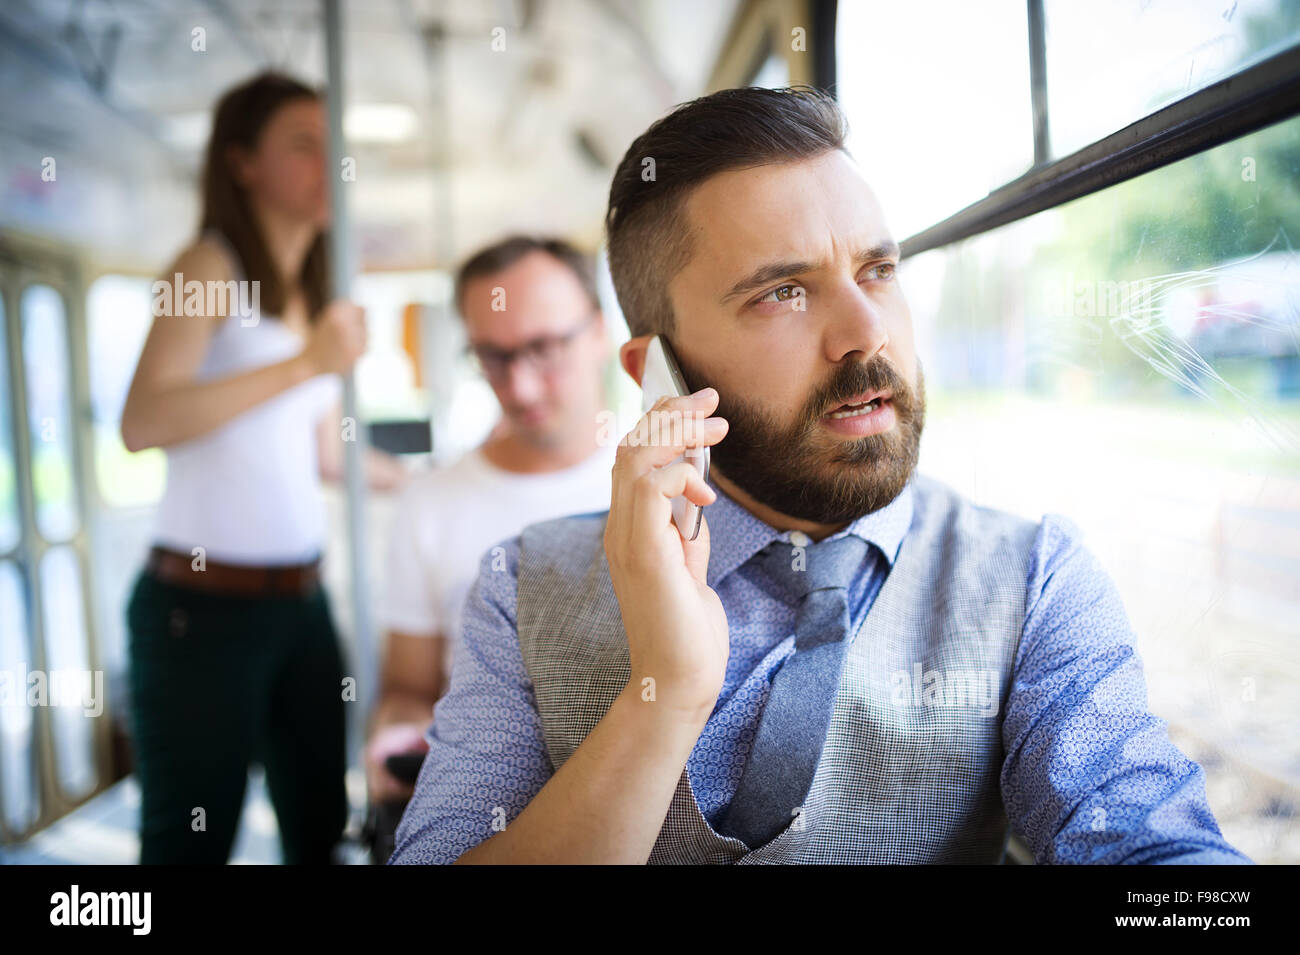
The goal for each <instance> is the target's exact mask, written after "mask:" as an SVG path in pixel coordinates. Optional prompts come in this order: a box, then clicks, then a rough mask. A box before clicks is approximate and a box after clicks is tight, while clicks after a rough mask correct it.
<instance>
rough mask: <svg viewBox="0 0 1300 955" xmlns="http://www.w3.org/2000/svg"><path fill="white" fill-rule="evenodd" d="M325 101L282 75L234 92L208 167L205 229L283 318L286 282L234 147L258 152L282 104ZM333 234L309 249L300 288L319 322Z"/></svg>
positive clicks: (216, 124)
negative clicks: (235, 164) (235, 162)
mask: <svg viewBox="0 0 1300 955" xmlns="http://www.w3.org/2000/svg"><path fill="white" fill-rule="evenodd" d="M300 99H320V94H319V93H317V92H316V91H315V90H313V89H312V88H311V87H309V86H306V85H304V84H302V83H299V82H298V81H297V80H295V79H292V78H291V77H288V76H285V75H283V74H281V73H273V72H267V73H262V74H260V75H258V76H255V77H253V78H252V79H251V80H249V81H247V82H246V83H243V84H242V85H240V86H237V87H235V88H234V89H232V90H229V91H228V92H227V93H226V94H225V95H224V96H222V97H221V101H220V102H219V103H218V104H217V112H216V118H215V119H214V120H213V122H212V136H211V138H210V139H209V140H208V150H207V158H206V160H205V162H204V167H203V218H202V220H201V222H200V229H201V230H207V229H216V230H217V231H219V232H220V233H221V234H222V235H224V236H225V237H226V239H227V241H229V243H230V245H231V246H232V247H233V248H234V250H235V254H236V255H238V256H239V259H240V264H241V265H242V266H243V268H244V278H245V279H247V280H248V281H250V282H260V283H261V285H260V289H259V295H260V302H261V307H262V308H263V309H264V310H265V311H266V312H267V314H268V315H281V314H283V312H284V306H285V297H286V295H285V293H286V289H285V282H284V278H285V277H283V276H281V275H280V273H279V271H278V270H277V269H276V267H275V262H274V260H272V258H271V255H270V251H269V250H268V249H267V247H266V239H265V237H264V236H263V235H262V230H261V229H260V228H259V227H258V224H257V218H256V217H255V216H254V214H253V209H252V206H251V205H250V203H249V200H248V193H247V191H246V190H245V189H244V188H243V187H242V186H240V185H239V183H238V182H237V181H236V180H235V174H234V170H233V169H232V168H231V162H230V147H231V146H239V147H242V148H243V149H245V150H248V151H250V152H251V151H252V150H254V149H256V148H257V142H258V140H259V138H260V137H261V135H262V130H263V129H265V128H266V124H267V122H268V121H269V120H270V118H271V117H272V116H273V115H274V114H275V111H276V110H278V109H279V108H280V107H281V106H283V105H285V104H286V103H289V102H292V101H294V100H300ZM327 249H328V236H327V235H326V233H325V232H324V231H323V230H322V232H321V234H320V235H318V236H317V237H316V238H315V240H314V241H313V242H312V244H311V247H310V248H309V249H308V250H307V255H306V257H305V258H304V259H303V263H302V271H301V272H300V273H299V274H298V277H297V278H298V284H299V286H300V287H301V288H302V291H303V294H304V295H305V296H306V299H307V316H308V319H309V320H310V321H313V322H314V321H315V320H316V317H317V316H318V315H319V314H320V311H321V309H322V308H324V306H325V303H326V302H327V301H328V299H329V268H328V261H327V258H326V256H327Z"/></svg>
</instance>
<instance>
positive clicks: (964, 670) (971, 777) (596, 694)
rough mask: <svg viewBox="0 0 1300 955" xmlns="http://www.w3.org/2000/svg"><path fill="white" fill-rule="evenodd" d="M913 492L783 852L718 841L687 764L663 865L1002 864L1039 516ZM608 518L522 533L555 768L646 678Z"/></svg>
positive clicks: (533, 661) (525, 643)
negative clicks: (1006, 743)
mask: <svg viewBox="0 0 1300 955" xmlns="http://www.w3.org/2000/svg"><path fill="white" fill-rule="evenodd" d="M912 484H913V492H914V496H913V502H914V503H913V516H912V525H911V528H910V530H909V531H908V532H907V534H906V535H905V536H904V537H903V542H902V546H901V547H900V549H899V553H898V558H897V560H896V561H895V564H894V566H893V568H892V569H891V570H890V572H889V576H888V577H887V578H886V580H885V583H884V585H883V586H882V587H881V589H880V593H879V594H878V595H877V597H876V600H875V602H874V603H873V604H872V606H871V609H870V612H869V613H868V614H867V617H866V620H865V621H864V622H863V624H862V626H861V628H860V630H859V631H858V632H857V633H856V634H854V635H853V637H852V638H851V639H852V643H851V644H850V646H849V648H848V650H847V652H846V654H845V661H844V671H843V674H842V676H841V679H840V685H839V689H838V692H837V695H836V699H835V708H834V711H833V712H832V715H831V723H830V730H829V732H828V734H827V737H826V744H825V747H824V749H823V751H822V756H821V761H820V762H819V763H818V764H817V771H816V774H815V775H814V777H813V782H812V788H811V790H810V792H809V794H808V798H807V799H806V800H805V804H804V806H803V807H802V812H800V813H796V814H792V817H791V822H790V824H789V825H787V826H786V828H785V829H784V830H783V831H782V832H780V833H779V834H778V835H777V836H776V837H775V838H773V839H772V840H771V841H770V842H768V843H766V844H765V845H763V846H759V847H756V848H755V847H751V846H746V845H745V844H744V843H743V842H741V841H740V840H738V839H734V838H730V837H727V836H722V835H719V834H718V833H717V832H715V831H714V830H713V828H712V827H711V826H710V825H709V823H708V820H706V819H705V817H704V815H703V813H702V812H701V811H700V808H699V804H698V803H697V802H696V800H695V795H694V793H693V791H692V788H691V782H690V778H689V773H688V772H687V771H686V770H685V769H683V771H682V775H681V779H680V780H678V783H677V790H676V792H675V793H674V795H673V799H672V803H671V805H670V806H669V808H668V815H667V817H666V818H665V819H664V824H663V827H662V829H661V830H660V832H659V838H658V840H657V841H656V842H655V846H654V849H653V850H652V852H651V854H650V859H649V861H650V862H652V863H723V862H745V863H831V862H853V863H923V862H943V863H997V862H1000V861H1001V859H1002V855H1003V852H1004V849H1005V845H1006V838H1007V835H1008V825H1007V819H1006V815H1005V812H1004V810H1003V803H1002V795H1001V791H1000V787H999V783H998V776H999V773H1000V771H1001V768H1002V757H1003V751H1002V736H1001V730H1002V714H1003V710H1004V707H1005V703H1006V700H1007V695H1008V693H1009V690H1010V687H1011V680H1012V665H1013V662H1014V660H1015V656H1016V649H1017V647H1018V645H1019V642H1020V634H1021V629H1022V626H1023V623H1024V614H1025V584H1026V577H1027V574H1028V571H1029V556H1030V549H1031V546H1032V544H1033V540H1034V536H1035V532H1036V530H1037V523H1036V522H1034V521H1029V520H1026V519H1024V518H1021V517H1017V516H1015V515H1012V514H1008V513H1004V512H1001V511H996V510H992V509H989V508H982V507H978V506H976V505H974V504H971V503H970V502H969V501H966V500H965V499H963V498H962V497H961V496H960V495H958V494H957V493H956V491H954V490H953V489H952V488H951V487H950V486H948V485H947V484H945V483H943V482H941V481H939V480H937V479H934V478H930V477H927V476H925V475H922V474H919V473H914V474H913V477H912ZM706 514H707V511H706ZM606 516H607V512H605V511H602V512H599V513H595V514H587V515H580V516H576V517H565V518H559V519H557V520H551V521H543V522H541V523H538V524H532V525H530V526H528V527H527V528H525V529H524V531H523V533H522V535H521V542H520V555H519V570H518V600H517V612H516V617H517V622H518V633H519V645H520V649H521V651H522V653H523V660H524V665H525V666H526V668H527V670H528V675H529V677H530V678H531V680H532V683H533V688H534V692H535V694H536V701H537V709H538V712H539V715H540V717H541V723H542V727H543V732H544V734H545V740H546V748H547V751H548V753H549V755H550V759H551V762H552V763H553V764H554V766H555V768H556V769H558V768H559V767H560V766H561V765H563V764H564V762H565V760H567V759H568V758H569V757H570V756H571V755H572V754H573V752H574V750H575V749H577V748H578V746H579V744H581V743H582V741H583V740H584V739H585V738H586V736H587V734H588V733H589V732H591V730H592V729H593V728H594V727H595V726H596V724H597V723H598V722H600V720H601V719H602V718H603V717H604V715H605V713H606V712H607V711H608V709H609V707H610V705H611V704H612V703H613V702H614V699H615V697H617V696H618V694H619V692H620V691H621V690H622V689H623V688H624V686H625V685H626V684H627V681H628V678H629V675H630V672H631V668H630V664H629V661H628V651H627V635H626V633H625V632H624V630H623V624H622V618H621V615H620V612H619V605H618V600H617V598H616V597H615V595H614V590H613V586H612V585H611V583H610V579H609V564H608V562H607V561H606V559H605V552H604V540H603V536H604V530H605V518H606ZM774 642H775V641H774Z"/></svg>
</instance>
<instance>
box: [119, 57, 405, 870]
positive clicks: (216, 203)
mask: <svg viewBox="0 0 1300 955" xmlns="http://www.w3.org/2000/svg"><path fill="white" fill-rule="evenodd" d="M325 154H326V119H325V110H324V106H323V104H322V102H321V99H320V96H319V94H318V93H317V92H315V91H314V90H312V89H310V88H308V87H306V86H304V85H302V84H301V83H298V82H296V81H294V80H291V79H289V78H287V77H284V76H280V75H276V74H264V75H262V76H259V77H257V78H255V79H253V80H251V81H250V82H247V83H245V84H244V85H242V86H240V87H238V88H236V89H234V90H231V91H230V92H228V93H227V94H226V95H225V96H224V97H223V98H222V100H221V102H220V103H219V104H218V106H217V111H216V118H215V121H214V123H213V129H212V137H211V141H210V142H209V145H208V151H207V158H206V165H205V169H204V173H203V216H202V227H201V231H200V235H199V236H198V238H197V239H196V240H195V241H194V242H193V244H191V245H190V246H189V247H188V248H186V249H185V250H184V251H183V252H182V253H181V255H180V256H179V258H178V259H177V260H176V262H175V264H174V265H173V266H172V268H170V269H168V271H167V276H166V281H167V283H168V284H169V285H171V284H177V285H181V286H182V287H184V288H186V290H187V294H186V296H185V297H184V299H182V298H180V297H179V296H178V297H177V299H176V300H175V301H173V302H168V303H166V307H160V304H159V303H160V301H162V299H163V298H165V297H162V296H160V297H156V298H155V308H154V312H155V319H154V323H153V327H152V329H151V330H150V332H149V337H148V339H147V340H146V342H145V346H144V351H143V352H142V354H141V355H140V362H139V365H138V366H137V368H136V371H135V377H134V379H133V381H132V383H131V389H130V392H129V394H128V396H127V400H126V405H125V408H124V409H123V413H122V438H123V441H124V442H125V444H126V446H127V448H128V449H129V450H131V451H138V450H140V449H142V448H151V447H162V448H164V449H165V450H166V452H167V490H166V493H165V494H164V496H163V499H162V502H161V504H160V505H159V507H158V513H157V522H156V527H155V531H154V538H153V543H154V547H153V548H152V550H151V551H150V553H149V557H148V561H147V563H146V566H145V567H144V568H143V570H142V571H141V573H140V575H139V577H138V579H137V581H136V584H135V588H134V591H133V593H132V596H131V600H130V603H129V605H128V609H127V619H128V626H129V632H130V637H129V661H130V687H131V720H132V730H133V737H134V744H135V757H136V773H137V777H138V779H139V782H140V787H141V792H142V805H141V820H140V836H141V861H142V862H143V863H157V862H208V863H224V862H225V861H227V859H228V857H229V855H230V850H231V844H232V842H233V840H234V836H235V832H236V830H237V828H238V823H239V815H240V809H241V807H242V804H243V798H244V788H245V781H246V779H247V775H248V767H249V763H250V762H251V761H258V762H260V763H262V764H263V766H264V767H265V769H266V779H267V784H268V787H269V790H270V796H271V802H272V804H273V805H274V807H275V812H276V817H277V819H278V822H279V828H280V837H281V843H282V847H283V852H284V860H285V862H286V863H324V862H329V861H331V859H332V850H333V847H334V845H335V843H336V842H337V841H338V839H339V837H340V835H341V833H342V830H343V828H344V825H345V823H346V819H347V798H346V793H345V790H344V771H345V760H346V757H345V743H344V736H345V732H344V711H343V706H344V703H343V694H342V681H343V678H344V667H343V661H342V656H341V651H340V647H339V640H338V635H337V633H336V631H335V629H334V625H333V621H332V618H331V615H330V609H329V605H328V603H327V600H326V596H325V593H324V591H323V590H322V589H321V586H320V575H319V561H320V555H321V550H322V545H323V542H324V539H325V533H326V530H325V522H324V513H323V508H322V502H321V499H320V493H319V491H320V477H321V473H322V471H324V472H325V473H326V475H327V476H333V474H334V473H335V472H336V471H337V469H338V461H339V457H340V456H341V455H340V451H339V448H338V445H339V442H340V417H341V415H340V412H339V411H338V410H337V408H338V394H339V384H340V382H339V378H338V375H339V374H341V373H344V372H347V371H348V370H349V369H351V367H352V366H353V364H354V363H355V362H356V360H357V358H358V357H359V356H360V355H361V353H362V352H363V351H364V349H365V326H364V316H363V313H362V310H361V309H360V308H359V307H358V306H357V305H354V304H352V303H351V302H347V301H341V300H335V301H329V300H328V299H329V292H328V282H327V263H326V241H327V236H326V234H325V229H326V227H327V225H328V221H329V192H328V188H327V182H326V174H325ZM175 273H180V280H179V282H174V276H175ZM195 281H197V282H199V283H200V286H199V287H201V288H203V289H204V295H203V298H202V301H203V306H202V308H201V309H195V308H194V303H195V299H193V298H192V297H191V296H190V295H189V294H188V290H189V289H192V288H195V287H194V286H191V285H188V283H191V282H195ZM226 283H233V284H226ZM211 290H216V291H217V292H218V293H220V292H221V291H222V290H225V291H226V292H235V291H238V292H239V293H240V294H225V295H222V294H217V295H216V296H213V295H210V294H208V292H209V291H211ZM214 301H215V304H214ZM241 302H242V303H255V304H257V305H258V306H260V309H259V310H258V311H257V312H256V313H253V314H249V313H248V312H247V311H245V310H243V309H241ZM183 306H186V307H183ZM200 310H201V311H202V314H194V312H195V311H200ZM367 467H368V470H369V472H370V474H371V477H372V483H375V484H378V485H381V486H382V485H384V484H386V483H393V482H394V481H395V480H396V478H395V475H396V471H397V470H398V469H397V468H396V467H395V465H394V464H393V463H392V462H391V459H389V460H388V461H383V460H379V459H377V458H372V459H370V460H368V461H367Z"/></svg>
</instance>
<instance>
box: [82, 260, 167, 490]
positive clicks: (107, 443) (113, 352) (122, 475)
mask: <svg viewBox="0 0 1300 955" xmlns="http://www.w3.org/2000/svg"><path fill="white" fill-rule="evenodd" d="M150 289H151V283H150V281H149V280H148V279H144V278H138V277H136V276H128V275H103V276H100V277H99V278H98V279H96V280H95V281H94V283H93V284H92V285H91V286H90V291H89V292H88V293H87V295H86V335H87V352H88V359H89V369H90V410H91V427H92V429H93V431H94V462H95V481H96V484H97V485H98V487H99V495H100V498H101V500H103V502H104V503H105V504H106V505H108V506H110V507H137V506H144V505H150V504H155V503H157V502H158V501H159V500H160V499H161V498H162V493H163V488H164V485H165V483H166V477H167V459H166V455H165V454H164V453H163V452H162V451H161V450H160V449H158V448H149V449H147V450H145V451H140V452H138V453H136V454H131V453H130V452H128V451H127V450H126V445H124V444H123V443H122V434H121V420H122V406H123V405H124V404H125V403H126V393H127V390H128V389H129V388H130V387H131V376H132V375H133V374H134V372H135V366H136V362H137V361H138V360H139V358H140V352H141V351H142V350H143V348H144V341H145V338H146V337H147V336H148V334H149V325H150V323H151V322H152V321H153V315H152V312H151V305H152V297H151V295H150Z"/></svg>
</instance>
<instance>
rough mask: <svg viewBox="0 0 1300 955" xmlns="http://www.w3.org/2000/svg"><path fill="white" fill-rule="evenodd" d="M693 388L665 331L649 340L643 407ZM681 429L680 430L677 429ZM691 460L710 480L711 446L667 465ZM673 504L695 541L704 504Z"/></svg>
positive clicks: (676, 500)
mask: <svg viewBox="0 0 1300 955" xmlns="http://www.w3.org/2000/svg"><path fill="white" fill-rule="evenodd" d="M690 393H691V392H690V391H689V390H688V389H687V387H686V380H685V379H684V378H683V377H682V372H681V369H680V368H678V367H677V359H676V358H674V357H673V353H672V349H670V348H669V347H668V342H667V341H665V340H664V337H663V336H662V335H656V336H655V337H654V338H652V339H651V340H650V346H649V347H648V348H647V349H646V355H645V371H644V372H642V375H641V411H642V413H644V412H647V411H649V410H650V409H651V408H653V407H654V404H655V402H656V401H658V400H659V399H660V398H662V397H664V396H665V395H668V396H673V397H677V396H683V395H689V394H690ZM678 433H681V432H678ZM683 460H685V461H690V462H691V464H693V465H695V469H696V470H697V471H699V472H700V474H701V476H702V477H703V478H704V479H705V480H706V481H707V480H708V479H709V448H708V446H707V445H706V446H704V447H700V448H687V449H686V453H685V454H679V455H678V456H677V457H676V458H674V459H673V460H672V461H670V462H669V465H668V466H671V465H673V464H676V463H677V462H678V461H683ZM672 504H673V523H674V524H676V525H677V530H678V531H680V532H681V535H682V537H683V538H685V539H686V540H688V541H693V540H695V538H696V537H697V536H699V533H700V521H701V520H702V519H703V517H704V508H702V507H700V506H699V505H698V504H695V503H694V502H692V501H690V500H688V499H687V498H686V497H685V496H681V497H675V498H673V501H672Z"/></svg>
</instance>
